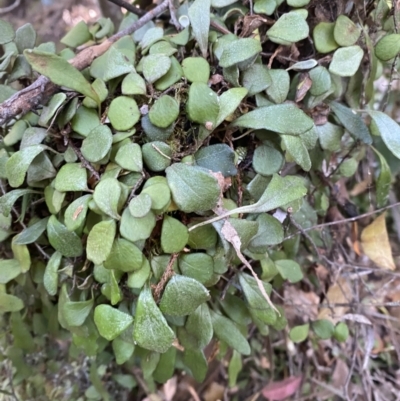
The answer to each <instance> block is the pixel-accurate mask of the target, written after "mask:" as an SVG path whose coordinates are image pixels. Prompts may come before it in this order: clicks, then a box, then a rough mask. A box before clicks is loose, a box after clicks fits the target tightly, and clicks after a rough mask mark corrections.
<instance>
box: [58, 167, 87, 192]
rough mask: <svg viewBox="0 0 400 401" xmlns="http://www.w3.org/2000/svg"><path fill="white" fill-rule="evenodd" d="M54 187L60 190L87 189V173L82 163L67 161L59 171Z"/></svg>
mask: <svg viewBox="0 0 400 401" xmlns="http://www.w3.org/2000/svg"><path fill="white" fill-rule="evenodd" d="M54 187H55V189H56V190H57V191H59V192H68V191H87V190H88V187H87V173H86V169H85V168H84V167H82V165H81V163H67V164H64V166H62V167H61V169H60V170H59V171H58V173H57V176H56V179H55V183H54Z"/></svg>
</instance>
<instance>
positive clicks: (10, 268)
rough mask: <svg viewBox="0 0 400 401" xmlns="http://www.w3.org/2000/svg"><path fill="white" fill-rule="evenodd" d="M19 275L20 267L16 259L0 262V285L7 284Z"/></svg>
mask: <svg viewBox="0 0 400 401" xmlns="http://www.w3.org/2000/svg"><path fill="white" fill-rule="evenodd" d="M20 274H21V265H20V263H19V261H18V260H17V259H1V260H0V284H7V283H8V282H9V281H11V280H13V279H14V278H15V277H17V276H19V275H20Z"/></svg>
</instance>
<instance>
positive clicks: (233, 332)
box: [210, 310, 251, 355]
mask: <svg viewBox="0 0 400 401" xmlns="http://www.w3.org/2000/svg"><path fill="white" fill-rule="evenodd" d="M210 313H211V320H212V325H213V329H214V333H215V336H216V337H217V338H219V339H220V340H221V341H224V342H225V343H227V344H228V345H229V346H230V347H232V348H233V349H235V350H236V351H237V352H239V353H240V354H242V355H250V353H251V349H250V344H249V343H248V341H247V340H246V338H245V337H244V336H243V334H242V333H241V332H240V331H239V329H238V328H237V326H236V325H235V324H234V323H233V322H232V321H231V320H230V319H228V318H226V317H225V316H222V315H220V314H219V313H216V312H214V311H213V310H210Z"/></svg>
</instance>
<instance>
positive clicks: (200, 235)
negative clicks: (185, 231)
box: [188, 223, 217, 249]
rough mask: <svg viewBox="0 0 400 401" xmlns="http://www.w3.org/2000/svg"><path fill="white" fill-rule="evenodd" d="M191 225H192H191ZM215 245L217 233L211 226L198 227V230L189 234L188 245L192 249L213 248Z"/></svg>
mask: <svg viewBox="0 0 400 401" xmlns="http://www.w3.org/2000/svg"><path fill="white" fill-rule="evenodd" d="M191 225H194V224H193V223H192V224H191ZM189 227H190V225H189ZM216 243H217V232H216V231H215V229H214V227H212V226H203V227H199V228H198V229H196V230H194V231H190V232H189V240H188V245H189V246H190V247H191V248H192V249H209V248H214V247H215V245H216Z"/></svg>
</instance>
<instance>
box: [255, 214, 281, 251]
mask: <svg viewBox="0 0 400 401" xmlns="http://www.w3.org/2000/svg"><path fill="white" fill-rule="evenodd" d="M256 222H257V223H258V230H257V234H256V235H255V236H254V237H253V238H251V240H250V242H249V245H248V249H249V251H250V252H254V253H258V254H260V253H265V252H267V251H268V248H269V247H270V246H271V245H277V244H280V243H281V242H282V241H283V236H284V234H283V227H282V224H281V223H280V221H279V220H278V219H276V218H275V217H273V216H271V215H269V214H266V213H262V214H260V215H259V216H257V219H256Z"/></svg>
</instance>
